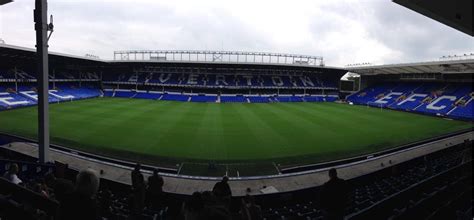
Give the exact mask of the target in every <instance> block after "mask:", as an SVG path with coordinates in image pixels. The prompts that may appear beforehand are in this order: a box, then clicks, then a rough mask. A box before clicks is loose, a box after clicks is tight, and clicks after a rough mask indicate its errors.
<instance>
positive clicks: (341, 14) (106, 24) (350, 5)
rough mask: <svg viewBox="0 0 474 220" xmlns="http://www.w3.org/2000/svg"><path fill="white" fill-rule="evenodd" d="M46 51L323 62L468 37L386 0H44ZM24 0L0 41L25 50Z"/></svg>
mask: <svg viewBox="0 0 474 220" xmlns="http://www.w3.org/2000/svg"><path fill="white" fill-rule="evenodd" d="M48 2H49V4H48V6H49V14H53V15H54V27H55V31H54V34H53V36H52V38H51V40H50V50H51V51H55V52H62V53H68V54H74V55H80V56H83V55H85V54H86V53H89V54H94V55H98V56H100V57H101V58H105V59H111V58H112V57H113V51H114V50H131V49H157V50H160V49H193V50H238V51H258V52H278V53H294V54H305V55H317V56H323V57H324V58H325V61H326V64H327V65H331V66H343V65H346V64H350V63H360V62H370V63H374V64H387V63H400V62H414V61H427V60H437V59H438V58H439V57H441V56H443V55H454V54H464V53H471V52H474V38H472V37H470V36H468V35H467V34H464V33H462V32H459V31H457V30H455V29H452V28H450V27H448V26H445V25H443V24H441V23H438V22H436V21H434V20H431V19H429V18H427V17H424V16H422V15H420V14H418V13H416V12H413V11H411V10H409V9H407V8H404V7H402V6H400V5H397V4H395V3H392V2H391V1H390V0H319V1H318V0H307V1H306V0H287V1H276V0H269V1H264V0H237V1H225V0H216V1H212V0H189V1H180V0H128V1H125V0H107V1H99V0H49V1H48ZM33 7H34V0H15V2H13V3H10V4H7V5H4V6H1V7H0V38H1V39H3V40H4V41H5V42H6V43H7V44H13V45H19V46H24V47H30V48H34V45H35V38H34V37H35V35H34V25H33Z"/></svg>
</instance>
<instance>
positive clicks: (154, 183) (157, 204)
mask: <svg viewBox="0 0 474 220" xmlns="http://www.w3.org/2000/svg"><path fill="white" fill-rule="evenodd" d="M163 184H164V182H163V177H161V176H160V175H158V170H157V169H154V170H153V175H152V176H150V177H148V193H147V200H148V206H149V207H150V208H152V209H155V210H158V209H160V208H161V207H162V200H163Z"/></svg>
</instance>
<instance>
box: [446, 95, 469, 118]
mask: <svg viewBox="0 0 474 220" xmlns="http://www.w3.org/2000/svg"><path fill="white" fill-rule="evenodd" d="M462 98H464V97H462ZM462 98H461V99H462ZM473 99H474V98H473V97H471V98H470V99H469V100H467V102H466V103H464V106H467V105H468V104H469V103H470V102H472V100H473ZM457 108H458V107H457V106H456V107H454V108H453V109H451V110H449V112H448V113H446V115H450V114H451V112H453V111H454V110H456V109H457Z"/></svg>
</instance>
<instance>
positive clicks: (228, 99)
mask: <svg viewBox="0 0 474 220" xmlns="http://www.w3.org/2000/svg"><path fill="white" fill-rule="evenodd" d="M104 96H106V97H120V98H138V99H155V100H156V99H159V100H166V101H181V102H187V101H190V102H217V101H218V100H220V102H222V103H269V102H334V101H336V100H337V99H338V97H337V96H336V95H306V96H303V95H299V96H298V95H262V96H260V95H231V94H223V95H220V96H218V95H206V94H182V93H167V92H164V93H161V92H155V91H134V90H123V89H120V90H118V89H117V90H112V89H105V90H104Z"/></svg>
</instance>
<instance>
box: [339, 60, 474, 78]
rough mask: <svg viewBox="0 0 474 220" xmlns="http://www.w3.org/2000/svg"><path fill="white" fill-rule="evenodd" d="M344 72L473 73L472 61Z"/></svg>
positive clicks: (390, 66)
mask: <svg viewBox="0 0 474 220" xmlns="http://www.w3.org/2000/svg"><path fill="white" fill-rule="evenodd" d="M346 70H348V71H350V72H353V73H357V74H360V75H379V74H403V73H420V74H422V73H442V74H460V73H474V59H460V60H445V61H432V62H418V63H401V64H388V65H374V66H354V67H346Z"/></svg>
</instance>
